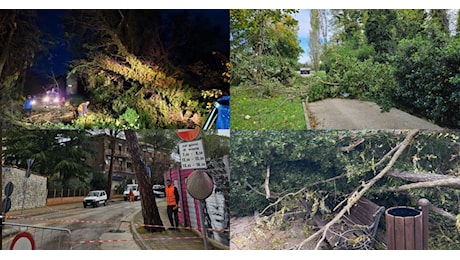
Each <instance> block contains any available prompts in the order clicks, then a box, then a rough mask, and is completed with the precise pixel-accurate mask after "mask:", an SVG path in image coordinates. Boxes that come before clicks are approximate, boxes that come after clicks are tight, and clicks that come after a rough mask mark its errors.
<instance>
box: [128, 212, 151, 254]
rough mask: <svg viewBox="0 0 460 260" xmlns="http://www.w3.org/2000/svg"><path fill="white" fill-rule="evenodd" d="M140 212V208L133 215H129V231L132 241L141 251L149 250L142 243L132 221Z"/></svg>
mask: <svg viewBox="0 0 460 260" xmlns="http://www.w3.org/2000/svg"><path fill="white" fill-rule="evenodd" d="M141 211H142V208H141V209H139V210H137V211H136V212H134V213H131V215H129V217H130V218H131V225H130V227H129V228H130V231H131V234H133V238H134V241H136V244H137V245H138V246H139V247H140V248H141V250H150V248H149V246H147V245H146V244H145V243H144V240H143V239H142V237H141V235H140V234H139V233H138V232H137V226H136V225H135V223H134V219H135V217H136V215H137V214H139V213H140V212H141Z"/></svg>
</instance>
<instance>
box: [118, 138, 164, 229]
mask: <svg viewBox="0 0 460 260" xmlns="http://www.w3.org/2000/svg"><path fill="white" fill-rule="evenodd" d="M124 132H125V137H126V142H127V144H128V150H129V153H130V155H131V158H132V160H133V166H134V169H135V171H136V178H137V182H138V184H139V191H140V193H141V205H142V215H143V216H144V224H145V225H146V229H147V230H150V231H151V232H157V231H160V232H161V231H163V230H164V227H163V221H162V220H161V217H160V213H159V212H158V207H157V203H156V200H155V196H154V194H153V190H152V185H151V183H150V181H149V178H148V176H147V172H146V164H145V162H144V160H142V156H141V149H140V146H139V141H138V139H137V135H136V132H135V131H134V130H124Z"/></svg>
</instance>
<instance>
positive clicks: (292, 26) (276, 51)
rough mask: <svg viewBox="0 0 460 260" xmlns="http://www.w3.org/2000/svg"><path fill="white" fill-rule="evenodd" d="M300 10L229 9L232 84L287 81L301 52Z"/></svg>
mask: <svg viewBox="0 0 460 260" xmlns="http://www.w3.org/2000/svg"><path fill="white" fill-rule="evenodd" d="M295 12H297V10H272V9H266V10H265V9H264V10H261V9H257V10H250V9H241V10H231V11H230V29H231V35H230V49H231V62H232V65H231V66H232V75H231V77H232V78H231V84H235V85H238V84H240V83H242V82H244V83H250V84H255V85H261V84H262V82H273V81H274V80H277V81H280V82H284V81H286V80H287V79H288V78H290V77H291V76H292V74H293V69H292V68H293V67H295V65H296V64H297V58H298V56H299V54H300V52H301V48H300V46H299V43H298V40H297V34H296V30H297V21H296V20H295V19H293V17H292V16H291V14H292V13H295Z"/></svg>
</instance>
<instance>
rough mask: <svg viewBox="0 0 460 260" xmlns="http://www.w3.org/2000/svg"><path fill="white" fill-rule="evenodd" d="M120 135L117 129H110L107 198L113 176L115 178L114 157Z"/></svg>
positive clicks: (109, 193)
mask: <svg viewBox="0 0 460 260" xmlns="http://www.w3.org/2000/svg"><path fill="white" fill-rule="evenodd" d="M117 135H118V131H117V130H110V144H109V145H110V164H109V176H108V177H107V198H108V199H110V195H111V193H112V192H111V191H112V178H113V157H114V156H115V140H116V139H117V138H116V136H117Z"/></svg>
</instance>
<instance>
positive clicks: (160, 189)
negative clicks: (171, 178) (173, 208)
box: [152, 184, 166, 198]
mask: <svg viewBox="0 0 460 260" xmlns="http://www.w3.org/2000/svg"><path fill="white" fill-rule="evenodd" d="M152 189H153V194H155V197H157V198H164V197H166V195H165V186H164V185H161V184H155V185H153V186H152Z"/></svg>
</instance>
